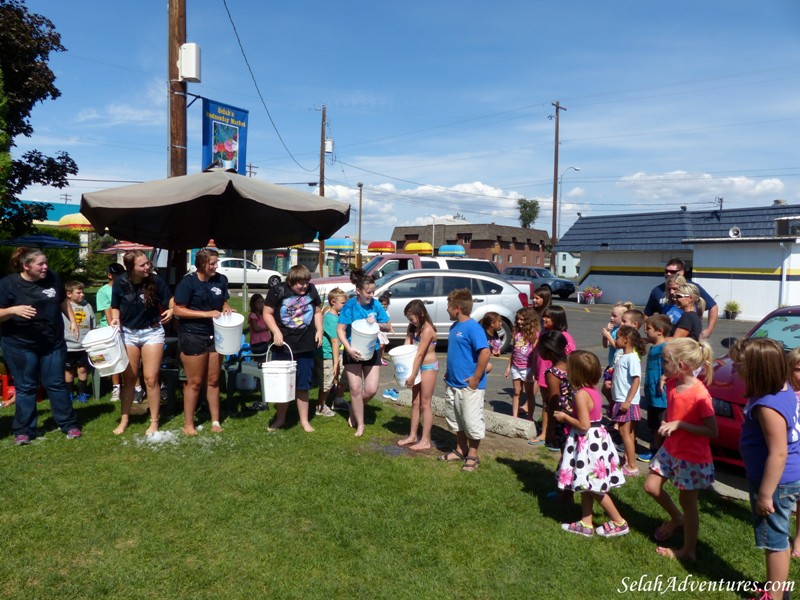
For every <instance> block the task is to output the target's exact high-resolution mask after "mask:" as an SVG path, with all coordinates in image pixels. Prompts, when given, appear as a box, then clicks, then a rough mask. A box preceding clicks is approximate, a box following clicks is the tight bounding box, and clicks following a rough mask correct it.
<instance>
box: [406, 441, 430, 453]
mask: <svg viewBox="0 0 800 600" xmlns="http://www.w3.org/2000/svg"><path fill="white" fill-rule="evenodd" d="M408 449H409V450H416V451H419V450H430V449H431V443H430V442H422V441H420V442H419V443H417V444H414V445H413V446H409V447H408Z"/></svg>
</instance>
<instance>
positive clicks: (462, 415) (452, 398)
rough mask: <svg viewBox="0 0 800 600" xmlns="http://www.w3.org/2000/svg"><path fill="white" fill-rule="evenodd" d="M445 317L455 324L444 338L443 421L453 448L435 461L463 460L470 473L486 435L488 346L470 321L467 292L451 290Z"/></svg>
mask: <svg viewBox="0 0 800 600" xmlns="http://www.w3.org/2000/svg"><path fill="white" fill-rule="evenodd" d="M447 314H448V315H449V316H450V320H452V321H455V323H453V325H452V326H451V327H450V335H449V336H448V339H447V372H446V373H445V376H444V381H445V384H447V388H446V390H445V419H446V420H447V425H448V426H449V427H450V430H451V431H454V432H455V433H456V447H455V448H454V449H453V450H452V451H451V452H448V453H447V454H444V455H442V456H441V457H439V460H442V461H445V462H453V461H462V460H463V461H464V466H463V467H461V470H462V471H465V472H471V471H474V470H475V469H477V468H478V465H479V464H480V463H481V461H480V459H479V458H478V446H479V445H480V443H481V440H482V439H483V438H484V437H485V435H486V425H485V423H484V420H483V400H484V395H485V393H486V365H487V364H488V363H489V356H490V351H489V343H488V342H487V341H486V333H485V332H484V331H483V328H482V327H481V326H480V324H479V323H478V322H477V321H474V320H472V319H471V318H470V314H472V294H471V293H470V291H469V290H467V289H460V290H453V291H452V292H450V293H449V294H448V296H447Z"/></svg>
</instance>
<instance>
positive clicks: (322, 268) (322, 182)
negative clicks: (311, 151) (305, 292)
mask: <svg viewBox="0 0 800 600" xmlns="http://www.w3.org/2000/svg"><path fill="white" fill-rule="evenodd" d="M319 195H320V197H321V198H324V197H325V105H324V104H323V105H322V133H321V134H320V139H319ZM318 241H319V258H318V260H317V264H318V265H319V276H320V277H325V240H323V239H322V238H320V239H319V240H318Z"/></svg>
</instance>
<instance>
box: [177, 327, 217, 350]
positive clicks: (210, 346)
mask: <svg viewBox="0 0 800 600" xmlns="http://www.w3.org/2000/svg"><path fill="white" fill-rule="evenodd" d="M178 349H179V350H180V353H181V354H185V355H186V356H200V355H201V354H208V353H209V352H216V350H215V349H214V336H213V335H207V334H202V333H187V332H184V331H182V332H180V333H179V334H178Z"/></svg>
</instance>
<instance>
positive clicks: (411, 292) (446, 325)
mask: <svg viewBox="0 0 800 600" xmlns="http://www.w3.org/2000/svg"><path fill="white" fill-rule="evenodd" d="M462 288H466V289H468V290H470V291H471V292H472V299H473V302H474V306H473V309H472V318H473V319H475V320H476V321H480V320H481V319H482V318H483V316H484V315H485V314H486V313H487V312H491V311H493V312H496V313H498V314H499V315H500V316H501V317H502V318H503V329H502V331H501V332H500V338H501V339H502V340H503V346H502V350H501V351H506V350H507V349H508V348H509V346H510V344H511V327H512V324H513V323H514V318H515V316H516V314H517V311H518V310H519V309H520V308H522V307H523V302H524V301H523V298H524V294H523V293H521V292H520V291H519V290H518V289H517V288H515V287H514V286H513V285H511V284H510V283H509V282H508V281H506V280H504V279H503V278H502V277H500V276H499V275H491V274H489V273H481V272H478V271H453V270H449V269H418V270H415V271H396V272H394V273H390V274H389V275H386V276H384V277H381V278H380V279H378V281H377V282H376V289H375V297H376V298H378V297H380V296H381V295H382V294H383V293H384V292H387V291H388V292H389V293H390V294H391V300H390V304H389V318H390V319H391V322H392V325H393V327H394V331H395V333H394V335H391V334H390V336H389V337H390V338H392V339H397V340H402V339H403V338H405V335H406V329H407V327H408V320H407V319H406V317H405V315H404V314H403V313H404V310H405V307H406V305H407V304H408V303H409V302H411V300H414V299H419V300H422V302H424V303H425V308H426V309H427V311H428V314H429V315H430V317H431V319H432V320H433V322H434V324H435V325H436V332H437V334H438V336H439V340H442V341H444V340H446V339H447V335H448V333H449V331H450V325H452V321H450V317H449V315H448V314H447V295H448V294H449V293H450V292H451V291H452V290H457V289H462Z"/></svg>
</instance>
